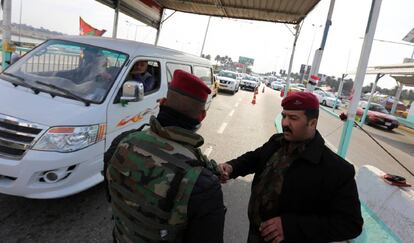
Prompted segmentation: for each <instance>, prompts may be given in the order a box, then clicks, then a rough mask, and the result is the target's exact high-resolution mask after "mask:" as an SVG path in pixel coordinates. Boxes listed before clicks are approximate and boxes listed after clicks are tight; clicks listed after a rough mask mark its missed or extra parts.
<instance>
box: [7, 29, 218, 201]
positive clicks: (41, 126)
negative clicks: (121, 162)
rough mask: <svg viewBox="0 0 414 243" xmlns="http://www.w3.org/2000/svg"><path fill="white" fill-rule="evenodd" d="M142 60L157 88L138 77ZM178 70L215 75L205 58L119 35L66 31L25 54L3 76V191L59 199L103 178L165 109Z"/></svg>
mask: <svg viewBox="0 0 414 243" xmlns="http://www.w3.org/2000/svg"><path fill="white" fill-rule="evenodd" d="M40 60H43V61H40ZM45 60H47V65H45ZM138 62H145V63H147V64H148V68H147V72H148V73H150V75H152V77H153V78H154V84H155V85H154V87H151V88H148V89H147V90H146V89H145V87H144V85H143V84H142V83H140V82H138V81H136V80H135V79H133V78H131V74H133V72H134V68H135V65H136V64H137V63H138ZM177 69H181V70H185V71H187V72H190V73H193V74H195V75H197V76H199V77H200V78H202V79H203V80H204V82H207V83H208V84H209V85H211V84H212V81H213V80H214V79H213V72H212V66H211V64H210V62H209V61H208V60H206V59H204V58H201V57H196V56H193V55H188V54H185V53H183V52H179V51H175V50H171V49H167V48H160V47H156V46H153V45H148V44H144V43H139V42H135V41H127V40H120V39H113V38H102V37H91V36H59V37H56V38H54V39H50V40H47V41H45V42H43V43H42V44H40V45H39V46H37V47H35V48H34V49H33V50H31V51H30V52H28V53H27V54H25V55H24V56H22V57H21V58H20V59H19V61H17V62H16V63H14V64H12V65H10V66H9V67H8V68H7V69H6V70H4V72H2V73H1V74H0V104H2V105H0V131H1V132H0V194H9V195H15V196H20V197H27V198H38V199H47V198H59V197H65V196H69V195H72V194H75V193H78V192H81V191H84V190H86V189H88V188H91V187H93V186H95V185H96V184H98V183H100V182H102V181H103V179H104V177H103V174H102V172H103V168H104V158H111V157H112V153H113V151H114V150H115V148H116V147H117V146H118V143H117V141H121V140H122V138H123V137H124V136H126V135H127V134H129V133H130V132H133V131H137V130H138V129H140V128H142V127H144V125H145V124H148V123H149V120H150V117H151V116H152V115H157V114H158V111H159V107H160V100H161V99H162V98H163V97H166V95H167V90H168V83H169V82H170V81H171V78H172V76H173V74H174V71H175V70H177ZM209 100H210V101H211V97H209ZM4 104H7V105H4Z"/></svg>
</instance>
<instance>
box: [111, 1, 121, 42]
mask: <svg viewBox="0 0 414 243" xmlns="http://www.w3.org/2000/svg"><path fill="white" fill-rule="evenodd" d="M120 2H121V0H115V12H114V24H113V26H114V27H113V31H112V38H114V39H116V35H117V33H118V19H119V3H120Z"/></svg>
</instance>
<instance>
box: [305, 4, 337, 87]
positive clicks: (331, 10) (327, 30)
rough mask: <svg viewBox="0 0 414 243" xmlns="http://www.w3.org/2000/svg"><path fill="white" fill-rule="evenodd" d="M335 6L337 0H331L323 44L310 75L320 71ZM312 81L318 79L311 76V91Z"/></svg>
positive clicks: (309, 83)
mask: <svg viewBox="0 0 414 243" xmlns="http://www.w3.org/2000/svg"><path fill="white" fill-rule="evenodd" d="M334 6H335V0H331V3H330V5H329V11H328V17H327V18H326V23H325V30H324V31H323V37H322V42H321V46H320V48H319V49H317V50H316V51H315V56H314V57H313V62H312V67H311V71H310V73H309V77H312V76H317V75H318V73H319V66H320V65H321V61H322V56H323V50H324V49H325V44H326V39H327V38H328V33H329V27H330V26H331V24H332V20H331V19H332V14H333V10H334ZM312 83H316V80H312V78H310V79H309V82H308V85H307V90H309V91H313V90H314V88H315V85H314V84H312Z"/></svg>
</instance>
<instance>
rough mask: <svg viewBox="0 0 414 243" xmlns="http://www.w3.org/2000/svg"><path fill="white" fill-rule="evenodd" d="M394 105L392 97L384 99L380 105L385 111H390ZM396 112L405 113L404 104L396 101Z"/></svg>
mask: <svg viewBox="0 0 414 243" xmlns="http://www.w3.org/2000/svg"><path fill="white" fill-rule="evenodd" d="M393 104H394V97H388V99H386V100H385V101H384V102H383V103H382V105H383V106H384V107H385V109H387V110H388V111H391V109H392V105H393ZM396 110H398V111H401V112H403V111H406V110H407V107H406V106H405V105H404V103H402V102H401V101H398V103H397V107H396Z"/></svg>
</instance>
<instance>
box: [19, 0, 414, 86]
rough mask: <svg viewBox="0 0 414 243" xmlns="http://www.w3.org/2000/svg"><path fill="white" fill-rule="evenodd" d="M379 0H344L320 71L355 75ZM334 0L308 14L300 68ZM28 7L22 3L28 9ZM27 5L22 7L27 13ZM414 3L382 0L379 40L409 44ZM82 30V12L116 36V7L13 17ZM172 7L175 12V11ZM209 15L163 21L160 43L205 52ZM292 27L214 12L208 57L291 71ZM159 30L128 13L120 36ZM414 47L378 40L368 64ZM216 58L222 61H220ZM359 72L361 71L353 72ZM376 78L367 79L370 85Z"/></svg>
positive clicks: (151, 35)
mask: <svg viewBox="0 0 414 243" xmlns="http://www.w3.org/2000/svg"><path fill="white" fill-rule="evenodd" d="M371 2H372V0H336V3H335V8H334V12H333V16H332V25H331V27H330V31H329V34H328V39H327V43H326V46H325V51H324V55H323V59H322V63H321V66H320V70H319V71H320V73H324V74H327V75H331V76H336V77H339V76H341V74H342V73H355V71H356V69H357V65H358V60H359V56H360V53H361V46H362V42H363V39H362V37H363V36H364V32H365V29H366V25H367V21H368V15H369V10H370V6H371ZM329 3H330V0H321V2H320V3H319V4H318V5H317V6H316V7H315V8H314V9H313V10H312V11H311V12H310V14H309V15H308V16H307V17H306V18H305V20H304V22H303V25H302V28H301V32H300V35H299V39H298V42H297V46H296V52H295V57H294V61H293V67H292V71H293V72H299V68H300V65H301V64H307V63H308V64H309V65H310V64H311V63H312V59H313V55H314V51H315V50H316V49H317V48H319V46H320V43H321V39H322V34H323V30H324V25H325V21H326V17H327V13H328V8H329ZM20 6H22V8H20ZM20 9H21V10H22V11H21V12H20ZM413 9H414V1H412V0H382V6H381V12H380V16H379V20H378V24H377V29H376V33H375V39H379V40H389V41H394V42H402V41H401V40H402V38H404V36H405V35H406V34H407V33H408V32H409V31H410V30H411V29H412V28H414V20H413V17H414V13H413ZM20 13H21V23H22V24H28V25H31V26H34V27H43V28H45V29H49V30H54V31H59V32H62V33H65V34H71V35H78V34H79V16H81V17H82V18H83V19H84V20H85V21H86V22H88V23H89V24H91V25H92V26H94V27H96V28H99V29H106V30H107V33H105V35H104V36H107V37H111V36H112V30H113V17H114V11H113V10H112V9H111V8H109V7H107V6H105V5H102V4H100V3H98V2H96V1H94V0H71V1H64V0H36V1H34V0H12V22H14V23H19V22H20ZM171 13H172V11H167V14H171ZM207 21H208V16H202V15H194V14H186V13H178V12H177V13H175V14H174V15H173V16H172V17H171V18H169V19H168V20H167V21H166V22H165V23H164V25H163V28H162V30H161V35H160V40H159V45H160V46H165V47H168V48H172V49H177V50H181V51H184V52H187V53H192V54H195V55H200V51H201V46H202V42H203V38H204V33H205V30H206V26H207ZM289 28H290V29H291V30H292V31H293V26H292V25H285V24H277V23H270V22H260V21H250V20H236V19H228V18H217V17H213V18H212V19H211V22H210V28H209V31H208V34H207V39H206V44H205V48H204V52H203V53H204V54H210V55H211V56H212V57H213V59H214V57H215V56H216V55H221V56H224V55H228V56H230V57H231V58H232V59H233V60H238V58H239V56H246V57H251V58H254V59H255V62H254V66H253V71H255V72H269V71H279V70H280V69H287V68H288V64H289V59H290V55H291V51H292V45H293V39H294V37H293V35H292V33H291V32H290V31H289ZM155 35H156V30H155V29H153V28H151V27H148V26H145V25H144V24H142V23H140V22H139V21H136V20H134V19H132V18H130V17H128V16H126V15H123V14H120V18H119V23H118V35H117V37H118V38H123V39H130V40H134V39H135V40H137V41H141V42H146V43H151V44H153V43H154V40H155ZM413 51H414V46H407V45H401V44H390V43H384V42H380V41H374V43H373V46H372V50H371V55H370V59H369V64H368V66H375V65H386V64H397V63H402V60H403V59H404V58H405V57H410V56H411V54H412V53H413ZM213 63H214V61H213ZM350 77H353V76H350ZM373 79H374V77H373V76H367V77H366V78H365V81H364V85H368V84H369V83H370V82H372V81H373ZM395 85H396V82H395V80H394V79H392V78H389V77H384V78H382V79H381V80H380V81H379V83H378V86H380V87H382V88H393V87H394V86H395Z"/></svg>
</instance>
